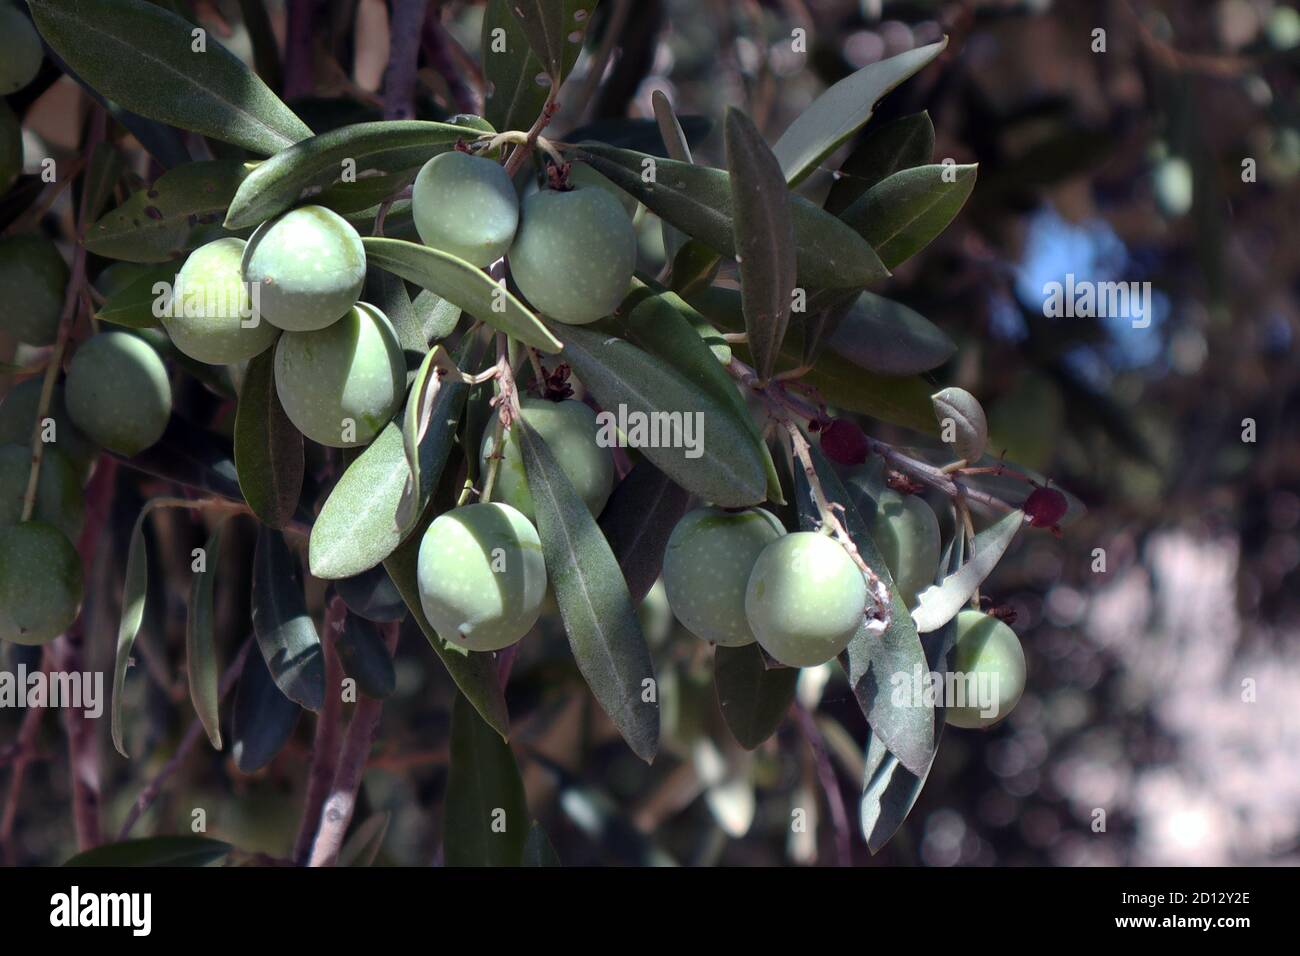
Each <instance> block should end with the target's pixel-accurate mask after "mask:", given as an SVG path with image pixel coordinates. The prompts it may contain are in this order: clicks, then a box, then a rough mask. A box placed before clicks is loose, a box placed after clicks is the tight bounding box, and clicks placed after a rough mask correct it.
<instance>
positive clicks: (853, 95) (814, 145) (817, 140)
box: [772, 37, 948, 186]
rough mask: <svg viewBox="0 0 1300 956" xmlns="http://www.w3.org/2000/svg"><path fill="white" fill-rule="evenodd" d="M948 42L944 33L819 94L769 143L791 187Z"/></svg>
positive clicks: (858, 127)
mask: <svg viewBox="0 0 1300 956" xmlns="http://www.w3.org/2000/svg"><path fill="white" fill-rule="evenodd" d="M947 45H948V38H947V37H944V38H943V39H942V40H940V41H939V42H937V43H931V44H929V45H928V46H923V47H917V48H916V49H914V50H908V51H907V52H906V53H900V54H899V55H898V56H893V57H890V58H889V59H887V60H881V61H879V62H877V63H872V64H871V65H869V66H864V67H863V68H862V69H860V70H858V71H857V72H856V73H853V74H850V75H849V76H846V77H845V78H844V79H842V80H840V81H839V82H838V83H836V84H835V85H834V86H832V87H831V88H830V89H828V90H827V91H826V92H824V93H823V94H822V95H821V96H819V97H817V99H815V100H814V101H813V102H812V105H811V106H809V107H808V108H807V109H806V110H804V111H803V112H802V113H800V114H799V116H798V117H796V118H795V121H794V122H793V123H791V124H790V125H789V127H787V128H786V131H785V132H784V133H782V134H781V138H780V139H778V140H777V141H776V145H775V146H773V147H772V151H773V152H774V153H776V158H777V159H778V160H780V161H781V169H782V170H784V172H785V178H786V180H787V181H788V182H789V183H790V185H791V186H794V185H797V184H798V183H800V182H802V181H803V180H804V179H806V178H807V177H808V176H809V175H810V174H811V173H812V171H813V170H814V169H816V168H817V166H818V165H819V164H820V163H821V162H822V161H823V160H824V159H826V157H827V156H829V155H830V154H831V153H833V152H834V151H835V150H836V149H838V148H839V146H840V144H841V143H843V142H844V141H845V140H847V139H848V138H849V137H850V136H852V135H853V134H854V133H856V132H857V131H858V130H860V129H861V128H862V127H863V126H864V125H865V124H866V122H867V120H869V119H871V114H872V112H873V111H874V110H875V108H876V103H878V102H879V101H880V99H881V97H883V96H884V95H885V94H886V93H888V92H889V91H890V90H892V89H893V88H894V87H896V86H898V84H900V83H902V82H903V81H904V80H906V79H907V78H908V77H910V76H912V75H913V74H915V73H918V72H919V71H920V70H921V69H922V68H924V67H925V66H926V65H927V64H929V63H930V62H931V61H932V60H933V59H934V58H935V57H937V56H938V55H939V54H940V53H942V52H943V50H944V48H945V47H946V46H947Z"/></svg>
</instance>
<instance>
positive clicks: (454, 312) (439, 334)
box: [411, 289, 461, 342]
mask: <svg viewBox="0 0 1300 956" xmlns="http://www.w3.org/2000/svg"><path fill="white" fill-rule="evenodd" d="M411 305H412V307H413V308H414V310H415V317H416V320H417V321H418V322H419V323H420V330H421V332H422V333H423V334H424V339H425V341H426V342H436V341H438V340H439V339H445V338H446V337H447V336H449V335H451V333H452V332H454V331H455V329H456V325H457V324H458V323H459V322H460V316H461V310H460V307H459V306H458V305H456V304H455V303H453V302H448V301H447V300H446V299H444V298H443V297H442V296H440V295H438V294H437V293H436V292H430V291H429V290H428V289H421V290H420V293H419V295H417V296H416V297H415V300H414V301H413V302H412V303H411Z"/></svg>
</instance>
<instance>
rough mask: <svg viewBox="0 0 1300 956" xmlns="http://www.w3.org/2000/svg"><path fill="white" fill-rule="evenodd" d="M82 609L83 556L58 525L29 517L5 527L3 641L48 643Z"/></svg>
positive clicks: (1, 545) (0, 570)
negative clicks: (19, 522) (27, 519)
mask: <svg viewBox="0 0 1300 956" xmlns="http://www.w3.org/2000/svg"><path fill="white" fill-rule="evenodd" d="M80 608H81V556H80V555H78V554H77V549H76V548H74V547H73V546H72V542H71V541H69V540H68V539H67V537H66V536H65V535H64V534H63V532H62V531H60V530H59V529H58V528H56V527H54V526H53V525H49V524H46V523H45V522H43V521H26V522H23V523H22V524H17V525H14V526H12V527H9V528H4V529H2V530H0V640H5V641H14V642H15V643H17V644H44V643H46V642H47V641H50V640H53V639H54V638H56V637H58V636H59V635H60V634H62V633H63V632H64V631H66V630H67V629H68V628H69V627H70V626H71V625H72V622H73V621H75V620H76V619H77V612H78V611H79V610H80Z"/></svg>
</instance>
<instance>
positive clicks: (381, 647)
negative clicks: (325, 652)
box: [334, 614, 397, 700]
mask: <svg viewBox="0 0 1300 956" xmlns="http://www.w3.org/2000/svg"><path fill="white" fill-rule="evenodd" d="M334 648H335V650H337V651H338V653H339V663H341V664H342V665H343V673H345V674H347V675H348V676H349V677H351V678H352V679H353V680H354V681H356V682H357V690H359V691H361V693H363V694H365V695H366V696H367V697H373V698H375V699H376V700H383V699H384V698H385V697H387V696H388V695H390V694H391V693H392V692H393V688H394V687H396V686H397V671H396V670H394V668H393V655H392V654H390V653H388V645H387V644H385V643H384V638H383V635H382V634H380V633H379V628H378V627H376V626H375V625H374V624H372V623H371V622H370V621H367V620H365V619H364V618H361V617H358V616H357V615H355V614H349V615H347V616H346V617H345V618H344V622H343V630H342V631H341V632H340V633H339V635H338V638H337V640H335V642H334Z"/></svg>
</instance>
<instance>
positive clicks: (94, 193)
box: [82, 141, 126, 222]
mask: <svg viewBox="0 0 1300 956" xmlns="http://www.w3.org/2000/svg"><path fill="white" fill-rule="evenodd" d="M125 169H126V164H125V163H124V162H123V160H122V154H121V152H119V151H118V148H117V147H116V146H115V145H114V144H113V143H111V142H107V141H101V142H99V143H97V144H95V148H94V151H93V152H92V153H91V154H90V163H89V165H87V167H86V179H85V183H84V185H83V186H82V190H83V192H84V194H85V209H84V213H85V216H86V220H87V221H88V222H89V221H91V220H94V219H97V218H99V214H100V213H102V212H103V211H104V207H105V206H107V205H108V204H109V203H110V202H112V200H113V191H114V190H115V189H116V188H117V181H118V180H119V179H121V177H122V173H123V172H124V171H125Z"/></svg>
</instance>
